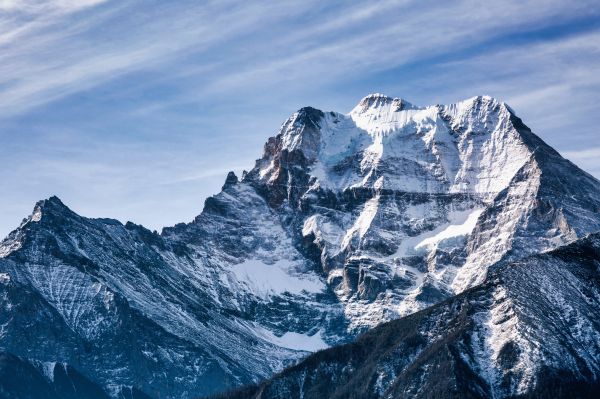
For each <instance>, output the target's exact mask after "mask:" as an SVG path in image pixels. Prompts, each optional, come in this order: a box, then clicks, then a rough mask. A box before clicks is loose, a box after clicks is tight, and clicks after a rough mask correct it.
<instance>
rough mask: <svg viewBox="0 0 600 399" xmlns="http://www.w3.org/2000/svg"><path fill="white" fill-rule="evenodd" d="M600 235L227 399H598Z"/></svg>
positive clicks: (514, 266)
mask: <svg viewBox="0 0 600 399" xmlns="http://www.w3.org/2000/svg"><path fill="white" fill-rule="evenodd" d="M599 307H600V233H596V234H592V235H590V236H588V237H585V238H582V239H580V240H577V241H575V242H574V243H572V244H569V245H566V246H563V247H560V248H558V249H556V250H553V251H551V252H547V253H544V254H538V255H531V256H529V257H527V258H525V259H521V260H519V261H515V262H511V263H508V264H504V265H503V266H501V267H499V268H495V269H494V270H493V271H492V272H490V274H489V275H488V276H487V277H486V278H485V279H484V281H483V282H482V283H481V284H480V285H478V286H476V287H474V288H471V289H468V290H466V291H464V292H463V293H461V294H459V295H457V296H454V297H452V298H451V299H449V300H446V301H444V302H442V303H439V304H437V305H434V306H432V307H430V308H428V309H426V310H422V311H420V312H417V313H415V314H412V315H410V316H407V317H404V318H401V319H399V320H394V321H391V322H388V323H385V324H383V325H381V326H378V327H376V328H374V329H372V330H370V331H368V332H367V333H365V334H364V335H361V336H360V337H359V338H358V339H357V340H356V341H355V342H352V343H350V344H346V345H342V346H339V347H335V348H331V349H327V350H324V351H320V352H317V353H316V354H314V355H311V356H310V357H309V358H307V359H306V360H304V361H302V362H301V363H299V364H297V365H295V366H293V367H291V368H288V369H286V370H285V371H283V372H281V373H279V374H278V375H276V376H275V377H273V378H272V379H270V380H268V381H265V382H263V383H261V384H259V385H255V386H249V387H246V388H244V389H242V390H239V391H237V392H232V393H230V394H225V395H222V396H220V397H221V398H229V399H235V398H240V399H241V398H244V399H249V398H261V399H275V398H305V399H311V398H332V399H333V398H361V399H368V398H405V397H406V398H408V397H410V398H506V397H521V398H525V397H527V398H548V397H552V398H596V397H598V392H600V320H599V319H598V308H599Z"/></svg>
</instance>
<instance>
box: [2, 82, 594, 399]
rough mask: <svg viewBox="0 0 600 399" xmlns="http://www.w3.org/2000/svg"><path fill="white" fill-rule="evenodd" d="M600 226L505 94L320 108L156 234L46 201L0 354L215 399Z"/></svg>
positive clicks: (588, 185) (21, 264) (6, 308)
mask: <svg viewBox="0 0 600 399" xmlns="http://www.w3.org/2000/svg"><path fill="white" fill-rule="evenodd" d="M599 211H600V183H599V182H598V181H597V180H596V179H594V178H593V177H591V176H590V175H588V174H587V173H585V172H583V171H582V170H580V169H579V168H577V167H576V166H575V165H573V164H572V163H571V162H569V161H567V160H565V159H563V158H562V157H561V156H560V155H559V154H558V153H557V152H556V151H554V150H553V149H552V148H551V147H549V146H548V145H547V144H545V143H544V142H543V141H542V140H541V139H540V138H539V137H537V136H536V135H534V134H533V133H532V132H531V131H530V130H529V129H528V128H527V127H526V126H525V125H524V124H523V122H522V121H521V120H520V119H519V118H518V117H517V116H516V115H515V113H514V111H513V110H512V109H511V108H509V107H508V106H507V105H506V104H504V103H502V102H499V101H497V100H495V99H493V98H490V97H474V98H471V99H468V100H465V101H462V102H460V103H457V104H452V105H434V106H430V107H424V108H421V107H417V106H414V105H412V104H410V103H408V102H407V101H405V100H402V99H394V98H389V97H386V96H383V95H380V94H375V95H369V96H367V97H365V98H364V99H363V100H361V101H360V103H359V104H358V105H357V106H356V107H355V108H354V109H353V110H352V111H351V112H350V113H349V114H340V113H335V112H322V111H319V110H316V109H314V108H310V107H307V108H303V109H301V110H299V111H298V112H296V113H294V114H293V115H292V116H291V117H290V118H289V119H288V120H287V121H286V122H285V123H284V124H283V125H282V126H281V128H280V130H279V132H278V134H277V135H276V136H274V137H271V138H270V139H268V141H267V143H266V144H265V147H264V152H263V155H262V157H261V158H260V159H258V160H257V161H256V165H255V167H254V168H253V169H251V170H250V171H249V172H244V174H243V175H242V176H241V179H240V178H238V177H237V176H236V175H235V174H233V173H230V174H229V175H228V176H227V178H226V180H225V183H224V185H223V188H222V191H221V192H220V193H218V194H217V195H215V196H213V197H210V198H208V199H207V200H206V201H205V204H204V209H203V210H202V213H201V214H200V215H199V216H197V217H196V218H195V219H194V220H193V221H192V222H190V223H187V224H186V223H182V224H178V225H175V226H173V227H169V228H165V229H163V231H162V233H161V234H158V233H155V232H151V231H149V230H147V229H145V228H144V227H142V226H139V225H136V224H133V223H126V224H122V223H120V222H118V221H116V220H112V219H89V218H85V217H82V216H79V215H77V214H76V213H74V212H73V211H71V210H70V209H69V208H68V207H67V206H65V205H64V204H63V203H62V202H61V201H60V200H59V199H58V198H56V197H52V198H49V199H47V200H44V201H40V202H38V203H37V204H36V205H35V207H34V211H33V213H32V215H31V216H29V217H28V218H26V219H25V220H24V221H23V223H22V224H21V226H20V227H19V228H17V229H16V230H15V231H13V232H12V233H11V234H9V236H8V237H7V238H6V239H5V240H4V241H2V243H1V244H0V276H1V278H0V298H2V300H1V301H0V306H2V312H0V331H1V333H0V351H4V352H5V353H7V354H9V355H11V356H15V357H16V358H19V359H23V361H24V362H29V363H31V364H42V363H43V364H55V365H56V364H61V365H63V366H64V367H70V368H71V369H72V370H74V371H76V372H77V373H79V374H80V375H81V376H84V377H85V378H86V379H88V380H89V381H91V382H93V383H95V384H97V385H98V386H99V387H101V388H102V389H103V390H104V391H105V392H106V393H107V394H108V395H110V396H111V397H120V396H121V397H130V396H136V395H138V396H140V397H141V396H143V395H147V396H150V397H154V398H158V397H161V398H163V397H169V398H171V397H172V398H189V397H195V396H198V395H205V394H211V393H214V392H219V391H222V390H224V389H226V388H229V387H233V386H239V385H244V384H248V383H251V382H256V381H258V380H260V379H263V378H267V377H269V376H271V375H272V374H273V373H274V372H276V371H279V370H282V369H283V368H284V367H285V366H288V365H290V364H292V363H295V362H297V361H298V360H299V359H301V358H303V357H305V356H306V355H307V354H309V353H310V352H314V351H316V350H319V349H323V348H326V347H328V346H332V345H336V344H340V343H345V342H349V341H351V340H352V339H354V338H355V337H356V336H357V335H358V334H359V333H361V332H364V331H365V330H367V329H369V328H372V327H374V326H376V325H378V324H381V323H383V322H386V321H389V320H393V319H397V318H399V317H403V316H407V315H410V314H412V313H414V312H416V311H419V310H421V309H424V308H427V307H429V306H431V305H434V304H436V303H439V302H441V301H444V300H446V299H448V298H450V297H453V296H454V295H456V294H459V293H461V292H463V291H465V290H468V289H470V288H471V287H474V286H477V285H479V284H481V283H482V282H484V281H485V279H486V276H487V275H488V274H489V273H490V270H492V271H493V270H494V269H496V268H498V269H499V268H502V267H503V265H505V264H508V263H510V262H514V261H517V260H519V259H523V258H525V257H527V256H530V255H532V254H537V253H542V252H545V251H548V250H552V249H554V248H557V247H559V246H561V245H564V244H567V243H570V242H573V241H575V240H577V239H578V238H580V237H583V236H585V235H586V234H588V233H592V232H595V231H598V230H600V217H598V213H599ZM43 375H45V376H47V375H49V374H43ZM46 378H47V380H48V383H52V378H49V377H46Z"/></svg>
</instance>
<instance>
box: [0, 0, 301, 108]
mask: <svg viewBox="0 0 600 399" xmlns="http://www.w3.org/2000/svg"><path fill="white" fill-rule="evenodd" d="M218 4H219V6H213V7H210V6H209V5H208V4H204V5H203V7H202V9H199V10H194V12H190V10H181V12H180V13H178V14H177V15H175V16H173V17H174V18H175V20H176V23H175V24H174V23H173V21H171V20H170V19H169V16H167V17H166V18H164V19H163V20H160V21H158V22H157V23H156V24H154V25H153V26H152V27H151V28H150V29H142V30H141V32H133V34H132V35H131V37H129V38H127V40H124V41H120V40H119V41H115V42H113V43H109V45H106V44H103V43H89V42H88V41H86V40H81V41H80V42H79V43H78V42H77V40H76V39H74V38H73V34H72V33H70V32H68V31H67V32H66V33H62V32H60V33H59V32H53V33H51V34H50V37H49V38H48V37H46V38H44V35H45V34H46V33H45V29H47V28H48V27H49V26H56V27H57V28H59V26H60V24H61V23H66V22H67V21H64V20H63V18H64V17H65V16H66V15H67V14H62V13H61V14H59V15H55V16H54V17H55V18H54V19H55V20H53V19H52V18H50V21H48V22H45V23H43V24H41V25H40V26H41V27H43V29H41V28H40V32H39V35H40V36H41V42H42V44H41V45H40V42H38V41H36V40H35V39H37V37H36V36H35V35H34V34H33V32H34V31H35V28H32V32H29V35H28V36H27V39H28V43H16V42H15V43H13V45H12V46H8V47H9V48H5V49H4V51H3V52H2V55H1V57H0V65H2V67H0V74H1V77H0V88H2V89H1V90H0V107H1V108H3V110H4V112H3V115H2V116H3V117H6V116H10V115H11V114H14V113H19V112H26V111H27V110H28V109H31V108H33V107H36V106H39V105H41V104H45V103H47V102H50V101H53V100H56V99H59V98H62V97H65V96H68V95H70V94H73V93H76V92H79V91H82V90H87V89H89V88H91V87H94V86H97V85H99V84H102V83H104V82H106V81H109V80H111V79H115V78H117V77H119V76H121V75H123V74H125V73H128V72H131V71H136V70H148V69H153V68H157V67H159V66H161V65H162V66H164V65H165V64H167V63H169V62H173V61H174V59H176V58H177V57H178V56H182V55H185V53H186V52H188V51H190V50H193V51H196V52H197V51H200V50H202V49H206V48H208V47H210V46H212V45H215V44H217V43H219V42H221V41H223V40H226V39H227V38H230V37H232V36H234V35H236V34H237V35H239V34H242V33H243V32H246V31H248V30H251V29H253V27H255V26H256V25H257V24H259V23H269V22H270V20H272V19H277V18H280V17H282V16H283V15H285V14H287V12H288V10H287V8H285V7H282V6H273V5H270V6H269V5H268V4H256V5H255V4H248V5H244V6H242V7H239V6H238V7H229V5H228V4H226V3H225V2H219V3H218ZM305 4H306V5H310V3H309V2H305ZM215 7H217V8H218V7H220V8H221V9H218V10H211V8H215ZM168 11H170V10H168ZM210 11H212V12H213V13H211V12H210ZM215 13H216V14H217V15H215ZM105 22H106V21H105ZM87 23H88V24H90V25H96V24H97V23H98V21H95V20H94V17H91V19H90V20H89V21H87ZM83 25H84V26H85V22H84V24H83ZM8 34H9V35H10V32H9V33H8ZM13 36H14V35H13ZM29 43H31V44H29ZM40 48H42V49H43V50H44V51H43V52H42V54H43V55H45V56H46V57H39V53H40V52H39V51H38V50H39V49H40ZM48 50H50V51H48ZM61 50H63V53H61ZM49 52H50V53H51V54H48V53H49Z"/></svg>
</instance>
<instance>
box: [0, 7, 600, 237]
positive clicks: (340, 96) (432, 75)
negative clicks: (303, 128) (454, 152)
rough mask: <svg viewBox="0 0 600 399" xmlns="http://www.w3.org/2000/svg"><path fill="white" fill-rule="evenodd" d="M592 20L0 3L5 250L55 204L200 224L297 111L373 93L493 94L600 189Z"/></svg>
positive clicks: (568, 13)
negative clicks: (24, 223)
mask: <svg viewBox="0 0 600 399" xmlns="http://www.w3.org/2000/svg"><path fill="white" fill-rule="evenodd" d="M598 16H600V5H598V4H597V1H590V0H582V1H578V2H571V3H568V2H565V1H564V0H545V1H542V0H536V1H529V2H523V1H517V0H506V1H499V2H486V3H485V4H484V3H481V2H478V1H471V0H463V1H457V2H445V3H444V2H439V1H427V0H426V1H415V0H380V1H373V2H363V3H355V4H350V3H348V2H345V1H341V0H332V1H326V2H324V1H318V0H304V1H289V2H288V1H286V2H272V1H266V0H265V1H263V0H257V1H250V2H240V1H234V0H221V1H206V2H196V1H191V0H190V1H187V0H182V1H177V2H165V1H158V0H156V1H154V0H137V1H131V2H120V1H116V0H79V1H77V0H54V1H42V0H39V1H34V0H20V1H16V0H0V168H2V169H3V170H4V171H7V172H5V173H4V174H3V179H2V180H1V181H0V190H1V191H2V192H3V193H6V194H4V195H3V198H2V199H0V235H2V234H1V233H2V230H3V229H4V231H7V230H8V228H9V227H12V226H14V225H16V224H18V221H19V220H20V218H21V217H22V216H23V215H24V214H25V213H27V212H28V211H29V208H30V206H31V205H30V204H32V203H33V202H34V201H35V200H36V199H39V198H38V197H43V196H47V195H50V194H59V195H61V196H66V197H67V198H66V199H67V201H68V202H70V203H73V204H74V205H75V208H76V209H77V210H81V211H83V212H84V213H87V214H91V215H101V214H105V215H115V216H117V217H120V218H122V219H130V218H131V219H134V220H135V221H138V222H143V223H144V224H148V225H150V226H152V227H159V226H160V225H162V224H171V223H175V222H177V221H180V220H189V219H191V218H192V217H193V215H194V213H197V212H198V210H199V208H200V207H201V198H202V197H206V196H207V195H210V194H211V193H213V192H214V191H216V190H218V188H219V187H220V185H221V184H222V183H223V179H224V175H225V172H226V171H228V170H231V169H234V170H239V169H242V168H244V167H245V168H249V167H251V166H252V164H253V160H254V159H255V158H256V157H257V156H259V153H260V149H261V146H262V143H263V141H264V139H265V138H266V137H268V136H269V135H272V134H273V133H274V132H275V131H276V129H277V127H278V126H279V124H280V123H281V122H282V121H283V119H284V118H285V117H286V116H287V115H288V114H289V113H291V112H292V111H293V110H294V109H295V108H297V107H299V106H302V105H306V104H311V105H317V106H323V107H326V108H329V109H334V110H338V111H347V110H349V109H350V108H351V107H352V105H353V103H354V102H355V101H357V100H358V99H359V98H360V97H362V96H363V95H365V94H367V92H370V91H384V92H387V93H389V94H390V95H399V96H403V97H406V98H407V99H409V100H411V101H413V102H415V103H420V104H429V103H436V102H451V101H457V100H460V99H462V98H466V97H470V96H472V95H475V94H490V95H494V96H497V97H499V98H501V99H503V100H505V101H507V102H509V103H510V104H511V106H513V108H515V109H516V110H517V112H518V113H519V114H520V115H521V116H523V117H524V119H525V121H526V123H528V124H529V125H531V127H532V128H534V130H535V131H536V132H538V133H539V134H541V135H542V137H543V138H544V139H545V140H547V141H549V143H550V144H551V145H553V146H555V147H557V148H558V149H559V150H561V151H562V152H563V153H564V154H565V155H566V156H567V157H569V158H570V159H573V160H574V161H575V162H577V163H578V164H579V165H581V166H582V167H584V168H585V169H586V170H589V171H591V172H592V173H595V174H596V175H597V176H600V164H599V163H598V162H597V161H596V159H598V157H597V156H596V153H595V152H593V151H595V150H590V149H589V148H590V147H591V148H594V149H595V148H596V147H598V145H596V144H598V143H597V134H598V133H597V126H599V125H600V120H599V118H600V115H598V113H597V112H596V111H597V110H596V108H597V105H596V104H597V98H598V92H599V90H600V74H598V73H597V72H598V70H600V24H598V23H594V22H593V20H594V19H597V18H598ZM594 140H596V141H594ZM585 151H588V152H585ZM590 151H591V152H590ZM231 165H233V166H231ZM14 204H22V205H19V206H20V207H21V208H19V207H16V208H15V205H14ZM124 204H128V205H127V206H125V205H124ZM158 208H160V209H168V210H166V211H164V212H159V213H157V212H156V209H158ZM19 209H21V210H19Z"/></svg>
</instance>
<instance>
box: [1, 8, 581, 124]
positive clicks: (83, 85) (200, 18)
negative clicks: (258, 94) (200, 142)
mask: <svg viewBox="0 0 600 399" xmlns="http://www.w3.org/2000/svg"><path fill="white" fill-rule="evenodd" d="M59 3H61V2H59ZM62 3H64V4H66V5H67V6H66V9H69V7H68V5H69V4H70V5H73V4H75V2H62ZM89 3H90V4H94V2H93V1H91V2H89ZM318 4H319V3H318V2H306V1H305V2H297V3H296V4H294V5H293V6H292V7H291V8H290V6H289V3H286V5H283V4H277V5H273V4H272V3H271V4H268V3H247V4H244V5H243V6H239V5H236V4H235V3H227V4H220V3H219V4H212V5H211V4H208V5H203V7H202V8H201V9H196V8H194V9H190V7H179V8H177V7H166V8H165V14H166V15H165V17H164V18H161V19H160V20H158V21H152V23H153V24H155V25H156V26H155V27H154V28H153V29H148V28H147V27H144V28H140V29H138V31H134V32H129V33H130V34H129V35H127V37H123V38H119V41H118V42H114V43H109V44H110V45H106V44H103V43H96V42H93V41H92V42H89V40H80V41H78V40H73V35H72V34H69V33H68V32H67V33H65V34H64V35H61V33H60V29H59V28H60V27H61V25H62V24H65V23H67V22H70V20H66V19H65V18H66V17H65V16H66V15H67V16H68V15H70V14H68V13H63V14H61V13H59V14H58V15H57V16H55V17H53V18H50V21H49V22H45V23H44V24H43V29H40V30H39V32H38V33H39V35H37V36H36V35H35V29H34V30H33V31H34V32H29V34H28V35H26V36H27V39H28V40H27V42H26V43H22V41H23V40H21V41H16V42H15V43H13V44H14V45H13V46H9V48H8V49H4V51H3V52H2V56H1V57H0V62H1V65H3V67H1V68H0V73H1V76H2V78H0V87H1V88H2V89H1V90H0V107H2V108H3V109H4V112H3V115H2V117H7V116H9V115H10V114H14V113H22V112H27V110H29V109H31V108H34V107H37V106H39V105H42V104H45V103H47V102H50V101H54V100H57V99H60V98H63V97H65V96H68V95H71V94H73V93H77V92H79V91H82V90H88V89H90V88H91V87H94V86H96V85H99V84H102V83H104V82H107V81H110V80H111V79H115V78H117V77H119V76H122V75H124V74H126V73H130V72H135V71H139V70H148V69H153V68H159V67H165V66H166V65H169V64H173V65H175V64H177V60H178V59H179V58H181V57H185V56H187V55H188V54H189V53H190V51H193V52H194V53H199V54H202V52H203V51H209V50H211V49H213V46H215V45H216V44H218V43H220V42H225V41H227V40H235V39H236V38H243V37H245V36H252V35H253V34H254V33H255V30H256V27H257V26H269V24H272V25H273V26H274V27H275V28H274V29H275V31H274V32H273V35H272V36H269V37H268V39H269V41H268V43H266V44H265V43H263V44H260V43H258V44H254V45H252V46H251V47H249V48H245V49H242V50H241V51H239V52H235V53H234V54H228V55H226V56H225V59H224V60H222V59H218V57H217V59H215V57H212V58H211V57H210V54H209V53H207V54H206V55H207V57H206V58H207V61H206V64H207V65H201V66H198V65H194V66H193V67H192V69H196V68H197V69H199V71H202V72H204V71H206V70H207V69H208V70H213V69H214V68H215V67H216V66H225V68H223V71H222V73H221V74H220V75H219V74H218V73H217V74H216V76H215V78H214V79H213V80H212V83H210V85H209V86H208V87H202V88H201V89H202V92H201V93H197V94H196V95H200V94H202V93H205V94H207V95H209V94H214V93H217V92H223V91H226V92H230V91H233V90H235V89H238V88H244V87H258V86H260V85H261V84H262V83H263V82H265V81H267V82H268V83H270V84H272V83H274V82H277V81H291V80H294V79H298V78H301V77H305V76H310V77H315V76H322V77H324V78H328V79H331V78H338V77H340V76H344V75H346V74H348V73H349V72H351V73H354V74H357V73H360V72H361V71H365V70H380V69H385V68H390V67H393V66H398V65H402V64H404V63H408V62H414V61H415V60H418V59H419V58H423V57H430V56H434V55H436V54H439V53H444V52H447V51H448V50H449V49H460V48H464V47H466V46H469V45H472V44H476V43H479V42H483V41H485V40H486V39H489V38H490V37H493V36H494V35H495V34H496V32H497V31H498V30H499V29H500V28H502V29H504V30H506V29H508V30H511V29H517V28H522V27H523V26H525V25H530V24H541V23H542V22H543V21H544V20H546V19H548V18H552V17H555V16H557V15H561V14H566V15H570V16H577V15H582V14H583V13H585V12H588V13H589V7H587V8H586V3H584V2H581V3H578V4H577V5H575V6H574V5H566V4H564V2H550V1H544V2H537V3H536V4H535V5H532V4H531V3H527V4H524V3H523V2H517V1H514V2H513V1H511V2H502V3H500V2H498V3H490V4H487V5H485V6H484V5H481V4H480V3H476V2H470V1H465V2H461V3H457V4H454V5H452V6H451V7H450V6H448V5H443V4H442V5H440V4H438V6H437V7H428V6H427V4H425V5H424V6H423V5H419V3H416V2H407V1H404V2H392V1H388V2H381V3H378V4H377V5H376V6H375V5H366V6H362V7H351V8H350V9H348V8H347V7H343V6H341V7H340V11H339V13H338V14H337V15H335V16H333V17H330V16H329V15H326V16H322V15H317V16H316V17H315V18H314V20H315V21H314V22H310V20H309V22H307V23H306V26H305V27H302V26H300V27H297V28H296V29H289V30H286V29H285V28H286V27H285V22H286V21H288V20H289V19H291V17H293V16H294V15H295V14H300V15H301V14H303V13H307V12H309V11H310V10H311V8H315V7H318ZM290 9H292V10H293V12H291V11H290ZM346 11H347V12H346ZM382 13H387V14H388V18H387V19H386V20H385V23H383V24H381V26H378V25H377V24H376V25H375V26H368V25H369V24H368V21H369V20H371V19H373V18H375V17H381V14H382ZM390 15H392V16H394V15H396V16H397V17H396V18H390V17H389V16H390ZM85 18H89V20H88V19H84V21H83V23H82V25H83V26H84V27H85V23H86V22H87V23H89V24H90V25H92V26H93V25H95V24H96V23H97V22H94V16H86V17H85ZM80 23H81V22H80ZM108 23H110V21H108ZM361 24H366V25H367V27H365V26H362V25H361ZM355 25H358V29H353V27H354V26H355ZM50 26H53V27H54V28H55V30H54V31H53V32H51V34H50V39H45V40H44V36H45V35H46V34H47V33H48V32H47V30H48V28H49V27H50ZM323 35H325V36H326V37H325V38H323ZM327 35H329V36H327ZM415 38H418V40H415ZM36 39H42V40H44V48H46V49H51V51H52V52H53V53H54V54H55V56H51V55H49V54H43V53H42V56H41V57H40V56H37V55H36V54H38V52H37V50H39V45H37V44H36V43H37V40H36ZM28 43H33V44H31V45H30V44H28ZM230 44H231V43H230ZM233 46H234V47H235V43H233ZM47 52H48V51H47V50H46V53H47ZM240 58H242V60H241V61H244V62H243V63H244V64H246V65H248V67H247V68H243V67H241V66H240V63H241V62H240ZM2 59H4V62H2ZM7 60H8V61H9V62H6V61H7ZM263 60H266V61H263ZM182 69H183V71H182ZM188 72H189V71H188ZM178 73H183V74H185V68H176V67H175V68H174V71H173V74H174V75H177V74H178ZM183 98H185V93H184V95H183Z"/></svg>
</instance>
